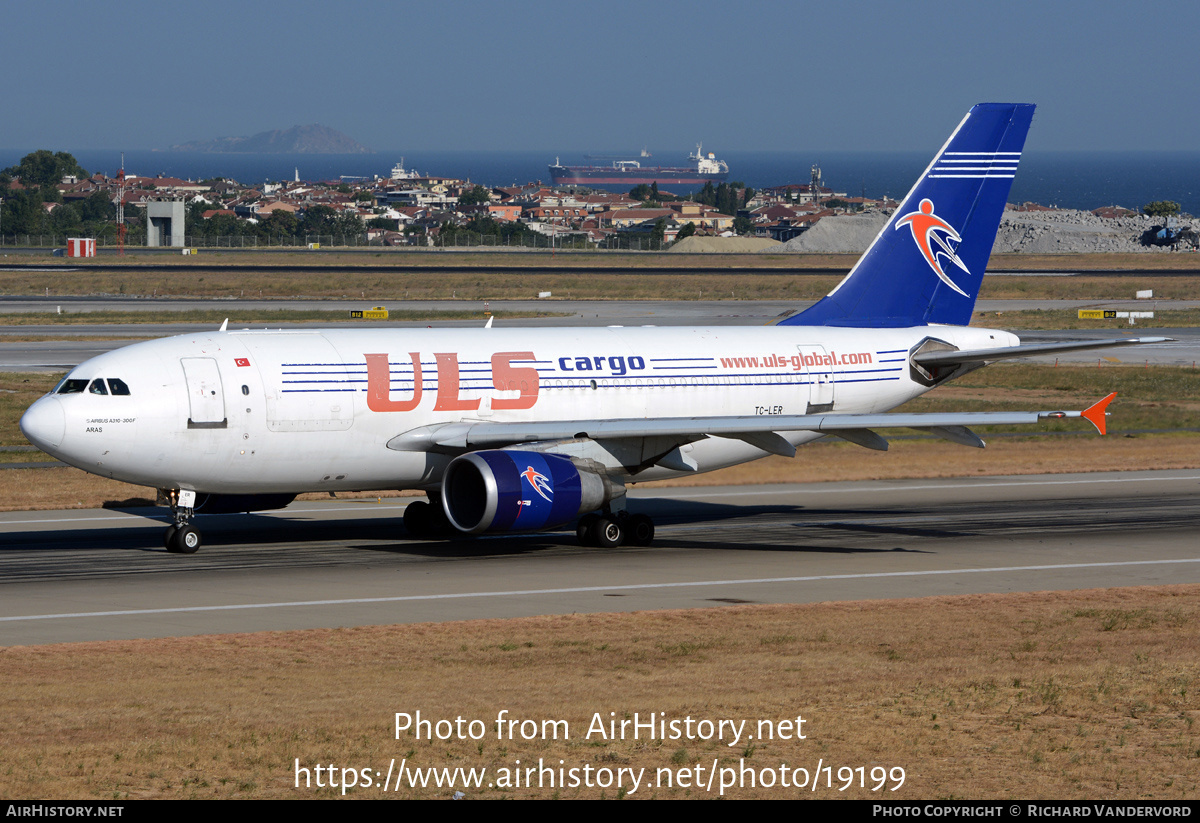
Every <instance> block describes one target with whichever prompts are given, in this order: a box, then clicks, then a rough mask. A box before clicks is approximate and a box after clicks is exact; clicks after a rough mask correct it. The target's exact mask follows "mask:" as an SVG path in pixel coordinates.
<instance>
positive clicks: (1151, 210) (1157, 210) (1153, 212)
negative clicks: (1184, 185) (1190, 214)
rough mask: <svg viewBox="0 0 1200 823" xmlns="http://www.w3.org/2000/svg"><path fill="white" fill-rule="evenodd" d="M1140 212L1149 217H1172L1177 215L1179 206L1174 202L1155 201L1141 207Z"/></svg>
mask: <svg viewBox="0 0 1200 823" xmlns="http://www.w3.org/2000/svg"><path fill="white" fill-rule="evenodd" d="M1142 211H1143V212H1145V213H1146V214H1147V215H1149V216H1150V217H1172V216H1174V215H1176V214H1179V204H1178V203H1176V202H1175V201H1174V200H1155V201H1154V202H1153V203H1147V204H1146V205H1144V206H1142Z"/></svg>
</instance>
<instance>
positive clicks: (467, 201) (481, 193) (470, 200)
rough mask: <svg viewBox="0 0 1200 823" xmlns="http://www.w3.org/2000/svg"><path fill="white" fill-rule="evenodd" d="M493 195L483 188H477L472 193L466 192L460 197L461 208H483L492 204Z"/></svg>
mask: <svg viewBox="0 0 1200 823" xmlns="http://www.w3.org/2000/svg"><path fill="white" fill-rule="evenodd" d="M491 199H492V193H491V192H490V191H488V190H487V189H485V188H484V187H483V186H475V187H474V188H472V189H471V190H470V191H464V192H463V193H462V194H460V195H459V196H458V205H460V206H482V205H483V204H484V203H489V202H491Z"/></svg>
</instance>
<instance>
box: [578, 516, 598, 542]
mask: <svg viewBox="0 0 1200 823" xmlns="http://www.w3.org/2000/svg"><path fill="white" fill-rule="evenodd" d="M599 519H600V515H598V514H595V513H594V512H593V513H592V514H585V515H584V516H583V517H581V518H579V525H578V526H576V527H575V536H576V537H577V538H579V545H581V546H589V547H590V546H595V545H596V542H595V540H593V539H592V528H593V527H594V526H595V525H596V521H597V520H599Z"/></svg>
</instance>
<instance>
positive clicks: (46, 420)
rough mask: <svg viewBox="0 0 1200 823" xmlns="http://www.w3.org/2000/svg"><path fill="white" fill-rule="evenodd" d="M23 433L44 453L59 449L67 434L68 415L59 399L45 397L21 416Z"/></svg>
mask: <svg viewBox="0 0 1200 823" xmlns="http://www.w3.org/2000/svg"><path fill="white" fill-rule="evenodd" d="M21 433H22V434H24V435H25V437H26V438H27V439H28V440H29V442H30V443H32V444H33V445H35V446H37V447H38V448H39V449H41V450H42V451H44V452H49V451H51V450H52V449H55V448H57V447H58V445H59V444H60V443H62V441H63V437H64V436H65V435H66V433H67V415H66V413H65V412H64V411H63V407H62V401H61V400H59V399H58V398H57V397H43V398H42V399H41V400H38V401H37V402H35V403H34V404H33V405H32V406H30V407H29V408H28V409H26V411H25V414H23V415H22V416H21Z"/></svg>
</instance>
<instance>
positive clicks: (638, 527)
mask: <svg viewBox="0 0 1200 823" xmlns="http://www.w3.org/2000/svg"><path fill="white" fill-rule="evenodd" d="M625 530H626V532H627V533H628V535H629V542H630V543H632V544H633V545H635V546H649V545H650V543H651V542H653V540H654V521H653V520H651V519H650V518H649V516H647V515H644V514H635V515H634V516H633V517H631V518H629V522H628V523H627V524H626V526H625Z"/></svg>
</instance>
